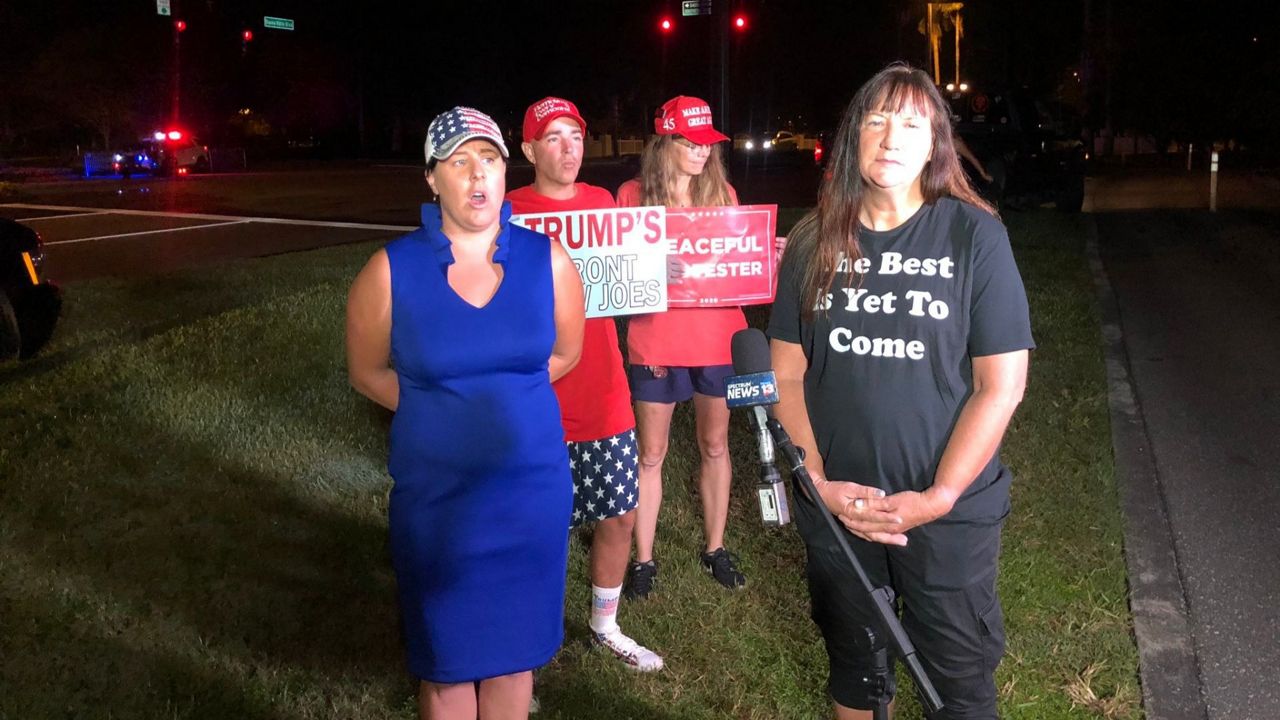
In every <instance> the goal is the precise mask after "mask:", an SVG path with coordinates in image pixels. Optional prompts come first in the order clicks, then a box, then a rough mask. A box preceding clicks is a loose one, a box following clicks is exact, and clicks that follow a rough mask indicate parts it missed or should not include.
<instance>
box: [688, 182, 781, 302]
mask: <svg viewBox="0 0 1280 720" xmlns="http://www.w3.org/2000/svg"><path fill="white" fill-rule="evenodd" d="M777 218H778V206H777V205H739V206H736V207H716V208H668V209H667V250H668V252H669V253H670V255H671V256H672V257H673V258H675V259H676V260H677V262H674V263H673V265H674V266H675V268H674V269H673V274H672V278H671V281H670V282H671V286H670V287H669V288H667V302H668V303H669V304H670V306H671V307H733V306H735V305H762V304H765V303H771V302H773V295H774V292H775V291H776V290H777V287H776V286H777V278H778V274H777V268H776V267H775V266H774V260H775V253H774V250H773V236H774V232H775V228H776V225H777Z"/></svg>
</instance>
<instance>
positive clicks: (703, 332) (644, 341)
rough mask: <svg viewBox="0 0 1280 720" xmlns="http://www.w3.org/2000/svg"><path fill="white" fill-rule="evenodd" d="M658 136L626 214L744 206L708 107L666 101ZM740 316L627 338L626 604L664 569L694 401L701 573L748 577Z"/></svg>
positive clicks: (727, 582) (727, 583) (621, 196)
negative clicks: (665, 526)
mask: <svg viewBox="0 0 1280 720" xmlns="http://www.w3.org/2000/svg"><path fill="white" fill-rule="evenodd" d="M654 129H655V131H656V133H657V134H656V135H655V136H653V137H652V138H651V139H650V141H649V144H648V145H647V146H646V147H645V150H644V154H643V156H642V157H641V161H640V162H641V165H640V176H639V177H638V178H636V179H634V180H629V181H627V182H626V183H624V184H623V185H622V187H620V188H618V205H619V207H637V206H649V205H662V206H665V207H715V206H725V205H737V204H738V197H737V193H735V192H734V190H733V187H732V186H730V185H729V182H728V181H727V180H726V179H725V168H724V159H723V157H722V155H721V150H720V146H719V143H721V142H724V141H725V140H728V139H729V138H728V137H726V136H725V135H723V134H721V133H720V132H718V131H717V130H716V129H715V128H714V127H713V126H712V116H711V108H710V107H708V105H707V103H706V102H704V101H702V100H699V99H698V98H692V97H684V96H680V97H675V98H672V99H671V100H669V101H667V103H666V104H665V105H663V106H662V109H661V110H660V111H659V113H658V117H657V118H656V119H655V120H654ZM746 326H747V321H746V318H745V316H743V314H742V310H741V309H740V308H736V307H729V308H673V309H671V310H667V311H666V312H661V313H654V314H651V315H638V316H635V317H633V318H632V319H631V322H630V325H629V326H628V331H627V351H628V355H629V358H628V359H629V361H630V363H631V365H630V370H629V374H630V379H631V395H632V398H633V400H634V401H635V411H636V427H637V430H638V431H639V440H640V469H639V475H640V505H639V508H638V509H637V512H636V559H635V562H633V563H632V564H631V566H630V568H629V569H628V577H627V586H626V590H625V593H626V595H627V597H629V598H632V599H635V598H642V597H645V596H647V595H648V594H649V592H650V591H651V590H652V588H653V584H654V580H655V579H656V577H657V574H658V568H657V565H656V563H655V562H654V559H653V541H654V535H655V534H656V532H657V527H658V510H659V509H660V508H661V506H662V464H663V461H664V460H665V459H666V456H667V443H668V440H669V437H670V433H671V416H672V413H673V412H674V411H675V406H676V403H678V402H684V401H686V400H689V399H692V400H693V406H694V415H695V418H696V422H697V433H698V451H699V453H700V455H701V462H700V466H699V473H698V489H699V494H700V495H701V498H702V520H703V529H704V530H705V533H706V547H705V548H704V551H703V553H702V567H703V568H704V569H705V570H706V571H707V572H708V573H710V574H711V575H712V577H714V578H715V579H716V581H717V582H719V583H720V584H721V585H723V586H724V587H727V588H740V587H742V586H743V585H745V584H746V578H745V577H744V576H743V575H742V573H741V572H740V571H739V570H738V568H737V567H736V557H735V556H734V555H733V554H731V553H730V552H729V551H728V550H726V549H725V547H724V529H725V522H726V520H727V518H728V515H729V485H730V480H731V479H732V476H733V467H732V463H731V462H730V459H729V408H728V406H726V405H725V401H724V378H725V377H726V376H728V375H731V374H733V365H732V363H733V358H732V357H731V355H730V351H729V347H730V338H731V337H732V336H733V333H735V332H737V331H738V330H741V329H742V328H745V327H746Z"/></svg>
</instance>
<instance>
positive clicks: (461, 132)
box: [423, 106, 511, 164]
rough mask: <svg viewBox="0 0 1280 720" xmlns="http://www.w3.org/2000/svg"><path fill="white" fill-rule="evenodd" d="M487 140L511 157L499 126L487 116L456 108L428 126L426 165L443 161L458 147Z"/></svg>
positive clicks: (476, 111) (472, 109)
mask: <svg viewBox="0 0 1280 720" xmlns="http://www.w3.org/2000/svg"><path fill="white" fill-rule="evenodd" d="M475 138H484V139H485V140H488V141H489V142H491V143H493V144H494V145H497V146H498V150H499V151H500V152H501V153H502V157H504V158H507V157H511V155H510V153H508V152H507V144H506V143H504V142H503V141H502V131H501V130H499V129H498V123H496V122H494V121H493V118H491V117H489V116H488V115H485V114H484V113H482V112H480V111H479V110H476V109H475V108H469V107H461V106H459V107H456V108H454V109H452V110H449V111H447V112H442V113H440V114H439V115H437V116H436V119H435V120H432V121H431V125H430V126H428V127H427V142H426V144H425V146H424V147H423V150H424V151H425V153H426V156H427V163H428V164H429V163H430V162H431V161H432V160H444V159H445V158H447V157H449V156H450V155H452V154H453V151H454V150H457V149H458V146H459V145H461V144H462V143H464V142H466V141H468V140H474V139H475Z"/></svg>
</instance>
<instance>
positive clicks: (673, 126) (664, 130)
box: [653, 95, 729, 145]
mask: <svg viewBox="0 0 1280 720" xmlns="http://www.w3.org/2000/svg"><path fill="white" fill-rule="evenodd" d="M711 120H712V117H711V106H710V105H707V102H706V101H705V100H701V99H699V98H696V97H688V96H686V95H679V96H676V97H673V98H671V99H670V100H668V101H667V102H666V103H665V104H664V105H663V106H662V109H661V110H659V111H658V117H656V118H654V120H653V129H654V132H656V133H658V134H659V135H680V136H681V137H683V138H685V139H686V140H688V141H689V142H694V143H697V144H699V145H714V144H715V143H718V142H724V141H725V140H728V139H729V136H727V135H725V134H724V133H722V132H720V131H719V130H716V129H715V128H714V127H713V126H712V124H711Z"/></svg>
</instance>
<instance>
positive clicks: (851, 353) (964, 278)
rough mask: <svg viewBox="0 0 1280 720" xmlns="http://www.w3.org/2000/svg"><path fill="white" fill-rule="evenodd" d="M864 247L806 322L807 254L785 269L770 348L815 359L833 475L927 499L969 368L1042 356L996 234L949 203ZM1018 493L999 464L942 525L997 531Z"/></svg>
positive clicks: (790, 258)
mask: <svg viewBox="0 0 1280 720" xmlns="http://www.w3.org/2000/svg"><path fill="white" fill-rule="evenodd" d="M858 237H859V242H860V244H861V247H862V252H863V253H864V256H863V258H862V259H860V260H859V261H858V262H856V263H850V262H848V260H845V261H844V262H843V263H842V264H841V267H840V272H838V273H837V275H836V281H835V284H834V285H833V291H832V292H831V293H827V294H826V297H825V298H824V299H823V305H826V306H828V309H827V311H826V312H825V313H824V312H821V311H820V312H818V313H817V314H816V316H815V317H814V319H813V321H812V322H809V321H806V320H805V319H804V313H803V309H804V305H805V304H808V303H812V302H814V301H817V300H818V298H802V297H801V293H802V292H803V282H804V277H803V275H804V270H805V268H804V266H805V265H806V264H807V261H808V257H809V256H810V255H811V252H812V250H811V248H804V247H796V248H794V250H796V251H797V252H794V253H791V252H789V253H788V255H786V256H785V257H784V261H783V263H782V268H781V270H780V272H779V278H778V294H777V299H776V300H775V302H774V304H773V313H772V316H771V317H770V319H769V335H770V337H773V338H776V339H778V340H783V341H786V342H793V343H798V344H800V345H801V346H802V347H803V348H804V353H805V357H807V358H808V360H809V368H808V370H807V371H806V372H805V401H806V403H807V404H808V408H809V420H810V422H811V424H812V425H813V430H814V434H815V436H816V438H817V442H818V449H819V451H820V452H821V454H822V457H823V462H824V465H825V467H826V472H827V476H828V477H829V478H831V479H832V480H852V481H854V482H858V483H862V484H864V485H871V486H875V487H880V488H882V489H884V490H885V492H888V493H893V492H899V491H902V490H917V491H923V490H925V489H927V488H928V487H929V486H931V485H932V484H933V478H934V474H935V472H936V470H937V468H938V462H939V461H940V460H941V459H942V452H943V450H945V449H946V445H947V441H948V439H949V438H950V437H951V431H952V428H954V427H955V423H956V420H957V419H958V418H959V416H960V410H961V408H962V407H963V405H964V403H965V400H967V399H968V397H969V395H970V394H971V393H972V392H973V362H972V358H973V357H976V356H983V355H997V354H1000V353H1006V352H1012V351H1015V350H1023V349H1029V348H1033V347H1035V342H1034V341H1033V340H1032V338H1031V320H1030V316H1029V312H1028V308H1027V295H1026V291H1025V290H1024V288H1023V285H1022V278H1021V276H1020V275H1019V274H1018V267H1017V265H1016V264H1015V263H1014V259H1013V252H1012V250H1011V249H1010V247H1009V237H1008V234H1007V233H1006V232H1005V229H1004V226H1003V225H1001V224H1000V221H999V220H997V219H996V218H994V217H992V216H991V215H989V214H987V213H985V212H983V211H982V210H979V209H978V208H975V207H973V206H971V205H967V204H965V203H962V202H959V201H957V200H954V199H951V198H943V199H941V200H938V201H937V202H936V203H933V204H931V205H930V204H925V205H924V206H923V207H921V208H920V209H919V210H918V211H917V212H916V214H915V215H913V216H911V218H910V219H908V220H907V221H906V222H905V223H903V224H902V225H901V226H899V227H897V228H895V229H893V230H890V231H887V232H874V231H871V230H868V229H866V228H861V229H860V231H859V236H858ZM850 272H852V274H853V275H852V282H850ZM818 307H822V305H819V306H818ZM1010 480H1011V477H1010V474H1009V471H1008V469H1007V468H1006V467H1005V466H1004V465H1003V464H1001V462H1000V459H999V453H996V455H995V456H994V457H992V459H991V462H990V463H988V464H987V466H986V467H985V468H983V470H982V472H981V474H979V476H978V477H977V479H975V480H974V482H973V483H972V484H971V485H970V486H969V488H968V490H967V491H966V492H965V493H964V495H963V496H962V497H961V498H960V500H959V501H958V502H957V503H956V505H955V507H954V508H953V509H952V511H951V513H950V514H948V515H947V516H946V517H945V518H943V520H945V521H952V522H978V523H988V522H995V521H997V520H999V519H1000V518H1002V517H1004V516H1005V515H1006V514H1007V513H1008V509H1009V483H1010Z"/></svg>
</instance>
